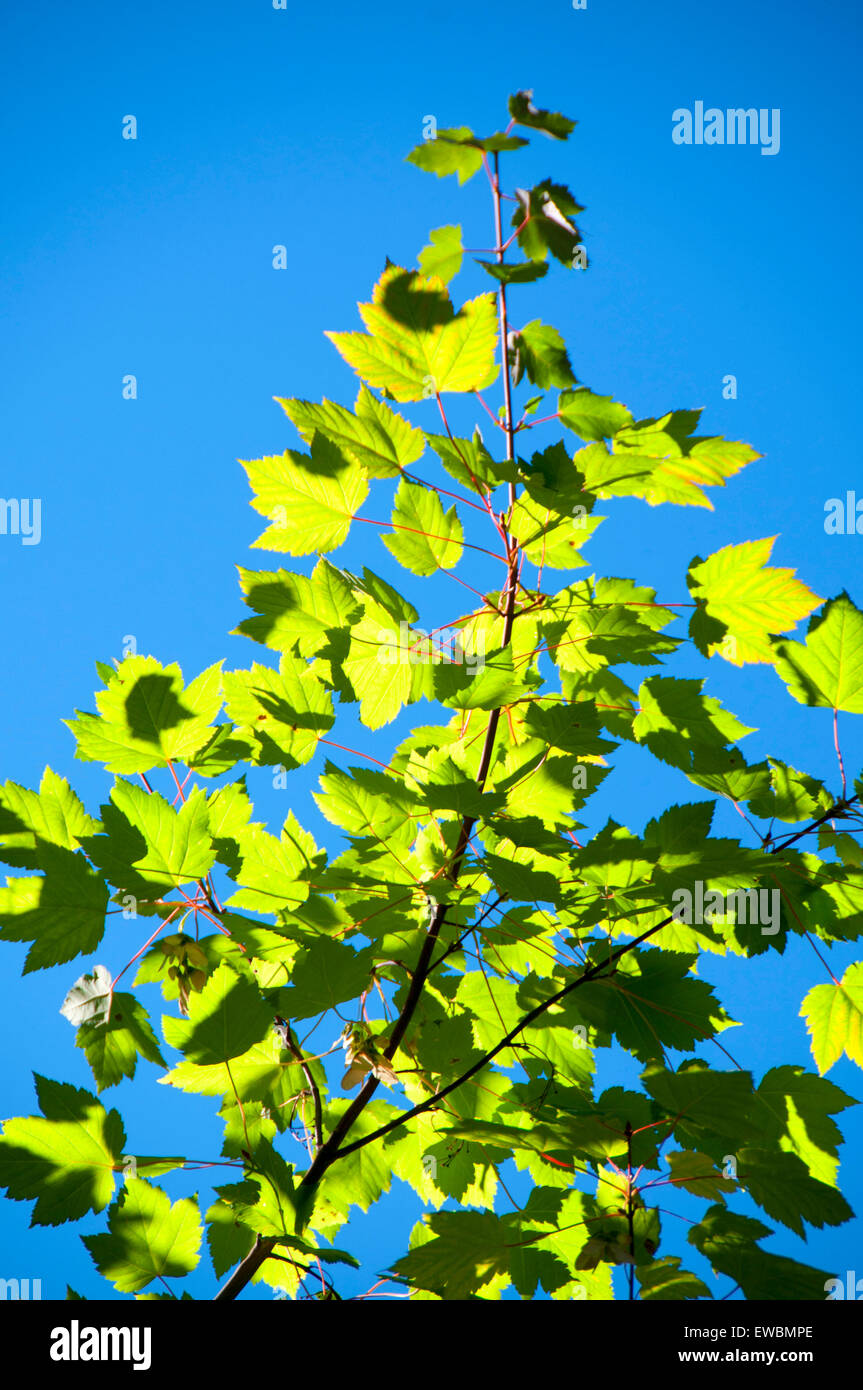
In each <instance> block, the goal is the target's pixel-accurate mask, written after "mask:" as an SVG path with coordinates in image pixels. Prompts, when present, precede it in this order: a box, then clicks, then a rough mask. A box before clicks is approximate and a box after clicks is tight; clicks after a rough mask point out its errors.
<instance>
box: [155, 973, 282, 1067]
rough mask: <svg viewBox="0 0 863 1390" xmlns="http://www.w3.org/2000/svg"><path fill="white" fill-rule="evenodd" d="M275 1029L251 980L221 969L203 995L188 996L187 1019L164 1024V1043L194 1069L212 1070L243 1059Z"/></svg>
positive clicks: (176, 1019) (209, 982)
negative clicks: (179, 1053) (240, 1058)
mask: <svg viewBox="0 0 863 1390" xmlns="http://www.w3.org/2000/svg"><path fill="white" fill-rule="evenodd" d="M272 1026H273V1014H272V1010H271V1009H268V1008H267V1005H266V1004H265V1003H264V1002H263V1000H262V999H261V997H260V994H259V993H258V990H257V988H256V986H255V985H254V984H253V983H252V981H251V980H249V979H246V978H245V977H244V976H242V975H237V974H236V973H235V972H234V971H233V970H232V969H231V968H230V966H228V965H224V964H223V965H220V966H219V968H218V970H216V971H215V973H214V974H212V975H211V976H210V978H209V979H208V980H207V983H206V984H205V985H204V988H203V989H202V990H201V991H200V993H197V992H195V993H192V994H190V996H189V1016H188V1018H170V1017H169V1016H166V1017H164V1018H163V1020H162V1029H163V1031H164V1034H165V1040H166V1042H168V1043H169V1044H170V1046H171V1047H176V1048H177V1050H178V1051H179V1052H182V1053H183V1055H184V1056H185V1058H186V1060H187V1061H188V1062H192V1063H194V1065H195V1066H213V1065H214V1064H216V1063H221V1062H226V1061H230V1060H231V1059H232V1058H233V1057H240V1056H242V1054H243V1053H244V1052H247V1051H248V1049H249V1048H250V1047H251V1046H252V1044H253V1043H257V1042H260V1041H261V1039H262V1038H264V1037H265V1036H266V1034H267V1032H268V1031H269V1029H270V1028H272Z"/></svg>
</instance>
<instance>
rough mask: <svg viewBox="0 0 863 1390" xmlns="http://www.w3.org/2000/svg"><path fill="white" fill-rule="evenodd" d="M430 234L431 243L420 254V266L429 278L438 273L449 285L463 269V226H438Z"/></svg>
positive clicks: (439, 277) (440, 278)
mask: <svg viewBox="0 0 863 1390" xmlns="http://www.w3.org/2000/svg"><path fill="white" fill-rule="evenodd" d="M430 235H431V242H430V244H429V245H428V246H426V247H424V248H423V250H422V251H421V252H420V254H419V262H418V263H419V268H420V270H421V271H422V273H423V275H424V276H425V277H426V278H427V279H428V278H429V277H431V276H432V275H436V276H437V277H438V279H439V280H442V281H443V282H444V284H445V285H448V284H449V282H450V280H452V279H453V278H454V276H456V275H458V273H459V271H460V270H461V263H462V258H463V256H464V247H463V246H462V243H461V227H459V226H448V227H436V228H435V230H434V231H433V232H432V233H431V234H430Z"/></svg>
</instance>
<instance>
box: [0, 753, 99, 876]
mask: <svg viewBox="0 0 863 1390" xmlns="http://www.w3.org/2000/svg"><path fill="white" fill-rule="evenodd" d="M98 829H99V822H98V821H97V820H94V819H93V817H92V816H88V814H87V812H86V811H85V810H84V807H83V805H82V804H81V802H80V801H79V799H78V797H77V796H76V795H75V793H74V792H73V791H72V789H71V787H70V786H69V783H68V782H67V781H66V780H65V779H64V778H63V777H58V776H57V773H56V772H52V771H51V769H50V767H46V768H45V771H44V773H43V775H42V781H41V783H40V786H39V790H38V792H34V791H30V790H29V789H28V788H27V787H19V786H18V785H17V783H15V782H7V783H6V784H5V786H3V787H0V859H3V861H4V862H5V863H7V864H12V865H14V866H15V867H16V868H22V869H38V868H40V867H41V863H40V847H41V846H42V845H43V844H49V845H58V846H60V848H61V849H69V850H74V849H77V848H78V847H79V845H80V843H81V840H80V838H79V837H83V836H85V835H91V834H93V832H94V831H96V830H98Z"/></svg>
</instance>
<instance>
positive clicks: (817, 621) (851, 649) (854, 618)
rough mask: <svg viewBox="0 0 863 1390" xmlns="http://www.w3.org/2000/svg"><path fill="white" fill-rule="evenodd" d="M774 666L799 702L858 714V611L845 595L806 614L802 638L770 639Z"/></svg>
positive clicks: (862, 694) (861, 648)
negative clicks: (772, 644)
mask: <svg viewBox="0 0 863 1390" xmlns="http://www.w3.org/2000/svg"><path fill="white" fill-rule="evenodd" d="M774 651H775V657H776V670H777V671H778V673H779V675H780V676H781V677H782V679H783V680H784V681H785V683H786V685H787V686H788V689H789V691H790V692H791V694H792V695H793V696H794V698H795V700H798V701H799V702H800V704H801V705H821V706H825V705H826V706H827V707H828V708H830V709H842V710H847V711H848V712H849V713H850V714H863V613H861V611H860V609H859V608H857V607H856V606H855V604H854V603H852V601H851V599H850V598H849V597H848V595H847V594H845V593H842V594H840V595H839V597H838V598H834V599H830V600H829V601H828V602H827V603H826V604H825V605H824V607H823V609H822V610H821V612H820V613H816V614H815V616H814V617H813V618H811V619H810V622H809V628H808V630H807V633H806V641H805V642H790V641H777V642H775V643H774Z"/></svg>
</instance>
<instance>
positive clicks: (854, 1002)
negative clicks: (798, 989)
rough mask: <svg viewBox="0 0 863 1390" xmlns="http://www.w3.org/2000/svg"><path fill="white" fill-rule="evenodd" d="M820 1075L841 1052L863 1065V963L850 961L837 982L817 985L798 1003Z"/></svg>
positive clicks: (837, 1058) (835, 1060)
mask: <svg viewBox="0 0 863 1390" xmlns="http://www.w3.org/2000/svg"><path fill="white" fill-rule="evenodd" d="M800 1014H801V1017H802V1018H805V1019H806V1026H807V1028H808V1029H809V1032H810V1034H811V1037H812V1055H813V1057H814V1058H815V1061H816V1063H817V1065H818V1070H819V1072H821V1074H822V1075H823V1074H824V1072H826V1071H829V1070H830V1068H831V1067H832V1066H833V1064H834V1063H835V1062H838V1060H839V1058H840V1057H841V1056H842V1054H843V1052H844V1053H845V1055H846V1056H847V1057H850V1059H851V1061H852V1062H856V1063H857V1065H858V1066H859V1067H863V963H861V962H860V961H857V962H855V963H854V964H853V965H849V966H848V968H847V970H846V971H845V974H844V975H843V976H842V979H841V980H840V981H839V983H838V984H835V985H816V986H815V987H814V989H811V990H810V991H809V993H808V994H807V996H806V998H805V999H804V1000H803V1003H802V1005H801V1007H800Z"/></svg>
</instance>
